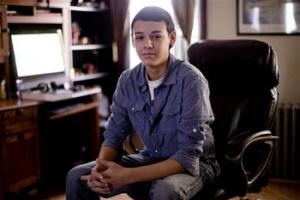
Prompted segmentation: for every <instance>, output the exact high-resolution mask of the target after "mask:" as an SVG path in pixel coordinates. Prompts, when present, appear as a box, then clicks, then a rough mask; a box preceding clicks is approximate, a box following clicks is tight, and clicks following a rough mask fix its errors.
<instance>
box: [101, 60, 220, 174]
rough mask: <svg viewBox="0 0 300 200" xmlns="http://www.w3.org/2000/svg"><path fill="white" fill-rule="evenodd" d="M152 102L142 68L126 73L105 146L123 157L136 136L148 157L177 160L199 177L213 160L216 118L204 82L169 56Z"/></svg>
mask: <svg viewBox="0 0 300 200" xmlns="http://www.w3.org/2000/svg"><path fill="white" fill-rule="evenodd" d="M154 96H155V100H154V101H151V99H150V92H149V89H148V83H147V80H146V77H145V66H144V65H143V64H139V65H137V66H136V67H135V68H133V69H130V70H126V71H124V72H123V73H122V75H121V76H120V78H119V81H118V84H117V88H116V91H115V93H114V96H113V103H112V106H111V112H112V114H111V116H110V118H109V121H108V125H107V129H106V131H105V132H104V138H105V140H104V142H103V144H102V145H103V146H109V147H113V148H115V149H117V150H118V151H120V152H121V149H122V142H123V140H124V139H125V138H126V136H127V135H128V134H130V133H132V132H133V131H134V132H136V133H138V135H139V136H140V137H141V139H142V140H143V142H144V145H145V151H146V152H147V153H148V154H149V155H150V157H152V158H153V159H160V158H162V159H164V158H170V159H174V160H176V161H177V162H179V163H180V164H181V165H182V166H183V167H184V168H185V169H186V170H187V171H188V172H190V173H191V174H192V175H194V176H197V175H199V161H200V159H202V160H207V159H214V158H215V152H214V141H213V136H212V131H211V129H210V126H209V125H210V124H211V123H212V122H213V120H214V115H213V112H212V109H211V105H210V101H209V88H208V83H207V81H206V79H205V78H204V76H203V75H202V73H201V72H200V71H199V70H198V69H197V68H195V67H194V66H192V65H191V64H190V63H188V62H185V61H182V60H179V59H176V58H175V57H174V56H173V55H171V54H170V56H169V62H168V70H167V72H166V75H165V77H164V79H163V81H162V84H161V85H160V86H158V87H157V88H156V89H155V90H154Z"/></svg>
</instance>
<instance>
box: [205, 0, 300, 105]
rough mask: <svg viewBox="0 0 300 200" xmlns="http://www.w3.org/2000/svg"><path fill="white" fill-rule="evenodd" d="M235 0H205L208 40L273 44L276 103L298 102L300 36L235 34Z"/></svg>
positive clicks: (299, 100)
mask: <svg viewBox="0 0 300 200" xmlns="http://www.w3.org/2000/svg"><path fill="white" fill-rule="evenodd" d="M236 21H237V20H236V0H207V37H208V39H257V40H262V41H265V42H267V43H269V44H270V45H272V46H273V48H274V49H275V51H276V52H277V55H278V62H279V73H280V83H279V86H278V90H279V92H280V102H288V103H296V102H298V103H299V102H300V35H299V36H237V34H236V33H237V30H236Z"/></svg>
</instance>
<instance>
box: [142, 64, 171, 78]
mask: <svg viewBox="0 0 300 200" xmlns="http://www.w3.org/2000/svg"><path fill="white" fill-rule="evenodd" d="M167 69H168V65H165V66H162V67H147V66H146V72H147V76H148V79H149V80H150V81H155V80H158V79H160V78H162V77H163V76H164V75H165V74H166V72H167Z"/></svg>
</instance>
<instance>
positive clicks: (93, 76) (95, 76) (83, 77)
mask: <svg viewBox="0 0 300 200" xmlns="http://www.w3.org/2000/svg"><path fill="white" fill-rule="evenodd" d="M107 75H108V73H95V74H86V75H79V76H75V78H74V80H73V81H75V82H79V81H86V80H92V79H98V78H102V77H104V76H107Z"/></svg>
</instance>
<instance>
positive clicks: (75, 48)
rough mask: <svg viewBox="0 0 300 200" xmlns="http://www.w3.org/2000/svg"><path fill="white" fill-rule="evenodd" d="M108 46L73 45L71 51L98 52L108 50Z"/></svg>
mask: <svg viewBox="0 0 300 200" xmlns="http://www.w3.org/2000/svg"><path fill="white" fill-rule="evenodd" d="M106 47H107V45H103V44H79V45H72V47H71V49H72V50H73V51H82V50H95V49H96V50H97V49H103V48H106Z"/></svg>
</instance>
